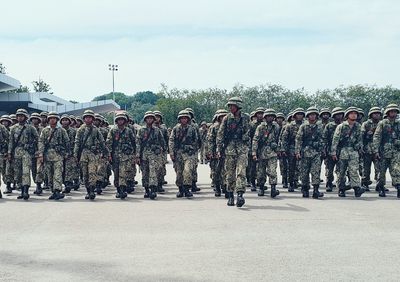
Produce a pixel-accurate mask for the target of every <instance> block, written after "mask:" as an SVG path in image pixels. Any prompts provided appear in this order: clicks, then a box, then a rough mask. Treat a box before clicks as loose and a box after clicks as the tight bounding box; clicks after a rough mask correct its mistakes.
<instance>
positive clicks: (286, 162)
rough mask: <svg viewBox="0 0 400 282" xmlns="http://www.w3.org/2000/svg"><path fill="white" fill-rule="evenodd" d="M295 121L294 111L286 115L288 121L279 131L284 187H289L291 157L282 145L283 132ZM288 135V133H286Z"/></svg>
mask: <svg viewBox="0 0 400 282" xmlns="http://www.w3.org/2000/svg"><path fill="white" fill-rule="evenodd" d="M292 121H293V113H289V114H288V116H287V117H286V123H285V124H284V125H283V127H282V128H281V129H280V133H279V143H278V148H279V149H278V157H279V158H280V160H282V161H281V163H282V167H281V174H282V187H283V188H289V185H288V184H289V183H288V182H289V159H288V152H287V151H286V148H283V147H282V136H283V135H284V134H283V133H284V132H285V131H286V130H287V128H288V127H289V124H290V123H291V122H292ZM285 135H286V133H285Z"/></svg>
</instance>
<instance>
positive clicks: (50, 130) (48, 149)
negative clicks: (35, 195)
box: [38, 112, 69, 200]
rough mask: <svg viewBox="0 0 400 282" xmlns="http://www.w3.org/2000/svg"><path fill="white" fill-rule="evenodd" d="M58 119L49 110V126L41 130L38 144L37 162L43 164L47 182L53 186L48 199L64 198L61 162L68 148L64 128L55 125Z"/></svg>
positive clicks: (55, 114)
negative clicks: (47, 178)
mask: <svg viewBox="0 0 400 282" xmlns="http://www.w3.org/2000/svg"><path fill="white" fill-rule="evenodd" d="M59 119H60V117H59V116H58V114H57V113H56V112H50V113H49V114H48V115H47V120H48V124H49V126H47V127H46V128H44V129H43V130H42V132H41V134H40V137H39V145H38V148H39V149H38V163H39V164H44V167H45V170H46V171H47V175H48V177H49V184H50V186H51V187H52V188H53V189H52V192H53V193H52V195H51V196H50V197H49V200H59V199H62V198H64V194H62V193H61V191H62V183H63V179H62V175H63V162H64V157H65V156H66V153H67V150H68V146H69V138H68V134H67V131H65V129H64V128H59V127H57V122H58V121H59Z"/></svg>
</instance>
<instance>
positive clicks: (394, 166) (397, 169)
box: [389, 151, 400, 198]
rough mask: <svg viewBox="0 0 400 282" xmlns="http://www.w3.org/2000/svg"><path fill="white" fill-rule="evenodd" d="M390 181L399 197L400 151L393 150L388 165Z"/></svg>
mask: <svg viewBox="0 0 400 282" xmlns="http://www.w3.org/2000/svg"><path fill="white" fill-rule="evenodd" d="M389 172H390V176H391V178H392V183H393V185H394V186H395V188H396V189H397V198H400V151H394V152H393V157H392V159H391V162H390V166H389Z"/></svg>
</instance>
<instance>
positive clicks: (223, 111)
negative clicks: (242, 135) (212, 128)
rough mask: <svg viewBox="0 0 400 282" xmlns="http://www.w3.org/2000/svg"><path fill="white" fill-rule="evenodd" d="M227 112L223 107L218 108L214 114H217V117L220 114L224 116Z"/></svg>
mask: <svg viewBox="0 0 400 282" xmlns="http://www.w3.org/2000/svg"><path fill="white" fill-rule="evenodd" d="M227 114H228V111H227V110H225V109H219V110H218V111H217V112H216V113H215V115H216V116H217V118H219V117H220V116H226V115H227Z"/></svg>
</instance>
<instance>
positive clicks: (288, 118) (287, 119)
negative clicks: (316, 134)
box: [286, 112, 293, 121]
mask: <svg viewBox="0 0 400 282" xmlns="http://www.w3.org/2000/svg"><path fill="white" fill-rule="evenodd" d="M292 118H293V112H290V113H289V114H288V115H287V117H286V121H289V120H290V119H292Z"/></svg>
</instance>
